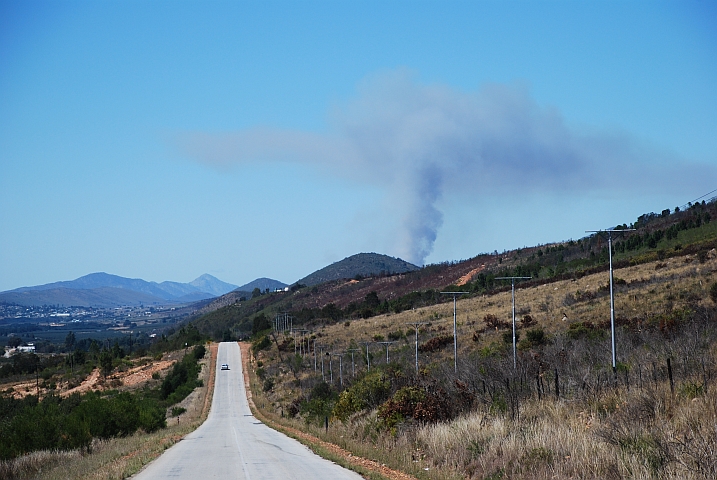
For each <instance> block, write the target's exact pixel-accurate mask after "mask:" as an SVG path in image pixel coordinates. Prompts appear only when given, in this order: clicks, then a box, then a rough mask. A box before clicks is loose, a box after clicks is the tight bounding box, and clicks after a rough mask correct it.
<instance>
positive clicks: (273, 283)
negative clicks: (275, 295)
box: [236, 277, 288, 293]
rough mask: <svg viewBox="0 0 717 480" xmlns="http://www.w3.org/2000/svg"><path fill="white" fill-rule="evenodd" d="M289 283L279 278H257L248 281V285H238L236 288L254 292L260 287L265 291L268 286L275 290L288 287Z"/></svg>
mask: <svg viewBox="0 0 717 480" xmlns="http://www.w3.org/2000/svg"><path fill="white" fill-rule="evenodd" d="M287 286H288V285H287V284H285V283H282V282H280V281H278V280H273V279H271V278H265V277H262V278H257V279H256V280H254V281H251V282H249V283H247V284H246V285H242V286H241V287H237V288H236V290H237V291H240V292H250V293H251V292H253V291H254V289H255V288H258V289H259V290H261V291H262V292H263V291H265V290H266V289H267V288H268V289H269V291H274V290H277V289H283V288H286V287H287Z"/></svg>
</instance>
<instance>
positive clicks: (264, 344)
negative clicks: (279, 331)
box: [251, 335, 271, 355]
mask: <svg viewBox="0 0 717 480" xmlns="http://www.w3.org/2000/svg"><path fill="white" fill-rule="evenodd" d="M269 347H271V340H269V337H268V336H266V335H262V337H261V338H260V339H259V340H257V341H255V342H254V344H253V345H252V346H251V351H252V352H254V354H255V355H256V354H257V353H258V352H259V351H261V350H266V349H267V348H269Z"/></svg>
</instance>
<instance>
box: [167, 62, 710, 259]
mask: <svg viewBox="0 0 717 480" xmlns="http://www.w3.org/2000/svg"><path fill="white" fill-rule="evenodd" d="M329 125H330V130H329V132H327V133H321V134H318V133H311V132H304V131H295V130H280V129H273V128H253V129H247V130H243V131H238V132H234V133H229V134H216V135H215V134H206V133H189V134H183V135H182V138H181V139H179V140H177V141H178V142H179V143H180V145H181V147H182V149H183V150H184V151H185V152H186V153H187V154H189V155H190V156H191V157H193V158H196V159H198V160H200V161H202V162H206V163H208V164H211V165H213V166H215V167H220V168H222V167H229V166H234V165H241V164H245V163H249V162H267V161H290V162H302V163H308V164H313V165H318V166H320V167H322V168H325V169H327V170H329V171H330V172H332V173H333V174H335V175H339V176H342V177H347V178H351V179H354V180H357V181H364V182H370V183H372V184H379V185H381V186H383V187H385V188H387V189H388V191H389V199H390V202H389V204H388V205H386V206H385V208H386V209H387V211H389V212H390V213H391V214H392V215H393V216H395V218H396V220H397V225H399V227H400V231H399V232H398V234H397V238H398V241H399V242H400V243H399V245H397V249H398V253H399V255H400V256H401V257H403V258H406V259H407V260H409V261H411V262H413V263H416V264H419V265H422V264H423V262H424V260H425V258H426V257H427V256H428V255H429V254H430V253H431V251H432V249H433V244H434V242H435V240H436V237H437V234H438V230H439V228H440V227H441V224H442V221H443V214H442V213H441V212H440V211H439V209H438V208H437V206H436V205H437V202H438V201H439V200H440V199H441V196H442V194H443V193H444V192H446V191H451V192H456V193H460V194H461V195H463V196H468V197H470V196H473V197H475V198H478V197H482V196H487V195H496V194H501V193H506V192H511V193H512V194H515V193H521V192H522V193H525V194H531V193H536V192H543V191H546V190H547V191H550V192H562V193H566V194H570V193H577V192H579V193H585V192H588V191H605V190H609V191H624V190H625V189H629V190H630V191H631V192H632V193H645V194H647V193H658V192H661V193H676V192H677V193H679V192H689V193H690V194H691V193H694V192H699V191H701V190H704V189H705V188H709V187H710V186H711V184H710V182H709V179H714V178H717V175H716V173H717V172H716V171H715V168H714V167H711V166H704V165H697V164H686V163H685V162H683V161H679V159H676V158H674V157H671V156H669V155H666V154H664V153H660V152H658V151H655V150H654V149H651V148H648V147H646V146H645V145H641V144H640V143H639V142H637V141H635V140H634V139H632V138H631V137H630V136H628V135H626V134H620V133H604V132H583V131H578V130H577V129H574V128H570V127H568V126H567V125H566V123H565V121H564V120H563V118H562V116H561V115H560V113H559V112H558V111H557V110H556V109H555V108H549V107H541V106H539V105H538V104H537V103H536V102H535V101H534V100H533V99H532V98H531V97H530V95H529V92H528V90H527V88H526V87H524V86H522V85H500V84H489V85H485V86H483V87H482V88H481V89H480V90H478V91H477V92H461V91H457V90H455V89H452V88H450V87H447V86H441V85H420V84H418V83H417V82H416V81H415V80H414V77H413V76H412V75H411V74H410V72H407V71H404V70H399V71H394V72H390V73H387V74H383V75H379V76H375V77H373V78H370V79H368V80H366V81H365V82H363V83H362V84H361V85H359V88H358V95H357V96H356V98H355V99H354V100H352V101H351V102H349V103H348V104H346V105H343V106H337V107H335V108H334V109H333V110H332V112H331V113H330V115H329ZM708 184H710V185H708Z"/></svg>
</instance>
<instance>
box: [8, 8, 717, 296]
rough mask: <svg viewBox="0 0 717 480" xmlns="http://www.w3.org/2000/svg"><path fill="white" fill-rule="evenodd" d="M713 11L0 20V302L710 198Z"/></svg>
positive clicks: (531, 237) (608, 217) (204, 12)
mask: <svg viewBox="0 0 717 480" xmlns="http://www.w3.org/2000/svg"><path fill="white" fill-rule="evenodd" d="M714 5H715V4H714V3H713V2H670V3H662V2H617V1H599V2H597V1H596V2H537V1H533V2H451V1H441V2H438V1H436V2H432V1H423V2H420V1H419V2H408V1H394V2H386V1H381V2H370V1H358V2H335V1H326V2H296V1H292V2H265V1H263V2H221V1H213V2H190V1H179V2H161V1H155V2H138V1H128V2H81V1H73V2H42V1H40V2H8V1H4V0H2V1H0V290H7V289H12V288H17V287H20V286H25V285H36V284H41V283H48V282H53V281H59V280H68V279H73V278H76V277H79V276H81V275H85V274H88V273H91V272H97V271H105V272H108V273H113V274H117V275H122V276H126V277H133V278H144V279H146V280H154V281H163V280H173V281H183V282H188V281H191V280H193V279H194V278H196V277H197V276H199V275H201V274H202V273H210V274H212V275H215V276H217V277H218V278H220V279H222V280H224V281H227V282H231V283H235V284H239V285H240V284H244V283H246V282H249V281H251V280H253V279H254V278H257V277H262V276H266V277H271V278H275V279H277V280H281V281H283V282H287V283H290V282H294V281H296V280H298V279H299V278H301V277H303V276H305V275H307V274H309V273H311V272H313V271H315V270H316V269H318V268H321V267H323V266H325V265H327V264H329V263H331V262H334V261H337V260H341V259H342V258H344V257H347V256H349V255H352V254H354V253H358V252H379V253H385V254H388V255H392V256H399V257H401V258H404V259H406V260H409V261H414V262H416V263H435V262H441V261H446V260H458V259H464V258H470V257H472V256H474V255H477V254H479V253H482V252H492V251H493V250H499V251H502V250H504V249H510V248H515V247H522V246H529V245H535V244H538V243H547V242H552V241H560V240H566V239H569V238H580V237H582V236H584V235H585V233H584V231H585V230H593V229H597V228H605V227H609V226H613V225H616V224H621V223H630V222H632V221H634V220H635V219H636V218H637V216H638V215H640V214H642V213H645V212H649V211H661V210H662V209H664V208H674V207H675V206H678V205H683V204H685V203H687V202H688V201H690V200H693V199H695V198H697V197H699V196H701V195H702V194H705V193H707V192H709V191H711V190H713V189H715V188H717V88H715V85H717V62H716V61H715V58H717V8H715V6H714Z"/></svg>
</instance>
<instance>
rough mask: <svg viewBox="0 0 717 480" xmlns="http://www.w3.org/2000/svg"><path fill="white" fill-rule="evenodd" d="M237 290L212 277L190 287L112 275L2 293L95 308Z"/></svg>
mask: <svg viewBox="0 0 717 480" xmlns="http://www.w3.org/2000/svg"><path fill="white" fill-rule="evenodd" d="M236 288H237V287H236V285H232V284H230V283H226V282H222V281H221V280H219V279H217V278H215V277H213V276H211V275H208V274H204V275H202V276H200V277H199V278H197V279H195V280H193V281H192V282H189V283H179V282H162V283H157V282H147V281H146V280H142V279H138V278H125V277H120V276H118V275H110V274H108V273H91V274H89V275H85V276H83V277H80V278H77V279H75V280H70V281H64V282H54V283H48V284H45V285H38V286H34V287H22V288H17V289H15V290H9V291H7V292H1V293H0V302H7V303H15V304H18V305H63V306H94V307H114V306H125V305H140V304H144V305H162V304H168V303H189V302H195V301H199V300H205V299H208V298H213V297H218V296H220V295H224V294H225V293H228V292H230V291H232V290H234V289H236Z"/></svg>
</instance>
